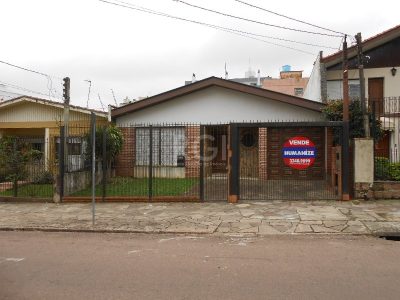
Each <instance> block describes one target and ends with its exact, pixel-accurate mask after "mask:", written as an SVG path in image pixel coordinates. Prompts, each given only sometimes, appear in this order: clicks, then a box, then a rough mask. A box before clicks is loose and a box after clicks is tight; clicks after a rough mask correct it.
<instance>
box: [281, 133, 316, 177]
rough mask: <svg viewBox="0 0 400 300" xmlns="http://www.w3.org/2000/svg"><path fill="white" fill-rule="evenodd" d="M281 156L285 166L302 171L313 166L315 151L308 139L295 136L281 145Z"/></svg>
mask: <svg viewBox="0 0 400 300" xmlns="http://www.w3.org/2000/svg"><path fill="white" fill-rule="evenodd" d="M282 156H283V161H284V162H285V164H286V165H287V166H289V167H292V168H293V169H297V170H304V169H307V168H308V167H310V166H312V165H313V164H314V161H315V158H316V156H317V151H316V149H315V145H314V143H313V142H312V141H311V140H310V139H309V138H308V137H304V136H295V137H292V138H290V139H288V140H287V141H286V142H285V143H284V144H283V149H282Z"/></svg>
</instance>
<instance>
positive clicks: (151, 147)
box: [149, 125, 153, 201]
mask: <svg viewBox="0 0 400 300" xmlns="http://www.w3.org/2000/svg"><path fill="white" fill-rule="evenodd" d="M152 199H153V126H152V125H150V126H149V201H152Z"/></svg>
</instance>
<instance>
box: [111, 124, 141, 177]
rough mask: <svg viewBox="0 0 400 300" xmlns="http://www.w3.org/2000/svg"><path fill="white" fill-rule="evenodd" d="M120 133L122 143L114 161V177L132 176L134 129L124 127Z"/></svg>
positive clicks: (134, 148) (134, 149)
mask: <svg viewBox="0 0 400 300" xmlns="http://www.w3.org/2000/svg"><path fill="white" fill-rule="evenodd" d="M120 129H121V131H122V135H123V139H124V143H123V145H122V150H121V152H120V154H119V155H118V156H117V158H116V161H115V175H116V176H133V171H134V166H135V157H136V156H135V151H136V147H135V128H133V127H124V128H120Z"/></svg>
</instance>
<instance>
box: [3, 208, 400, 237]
mask: <svg viewBox="0 0 400 300" xmlns="http://www.w3.org/2000/svg"><path fill="white" fill-rule="evenodd" d="M0 230H50V231H99V232H145V233H191V234H216V235H218V234H223V235H273V234H380V233H385V232H388V233H400V200H381V201H354V202H351V201H350V202H339V201H246V202H243V203H240V204H228V203H221V202H219V203H97V204H96V223H95V226H92V212H91V204H89V203H85V204H83V203H65V204H55V203H9V202H0Z"/></svg>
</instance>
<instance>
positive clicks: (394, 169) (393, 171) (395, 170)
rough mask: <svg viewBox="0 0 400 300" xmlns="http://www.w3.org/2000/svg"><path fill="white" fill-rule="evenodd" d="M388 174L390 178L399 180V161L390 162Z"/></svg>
mask: <svg viewBox="0 0 400 300" xmlns="http://www.w3.org/2000/svg"><path fill="white" fill-rule="evenodd" d="M389 174H390V178H391V179H392V180H397V181H400V163H392V164H390V169H389Z"/></svg>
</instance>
